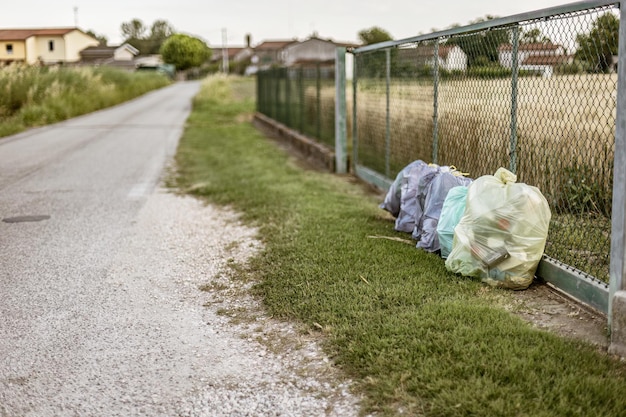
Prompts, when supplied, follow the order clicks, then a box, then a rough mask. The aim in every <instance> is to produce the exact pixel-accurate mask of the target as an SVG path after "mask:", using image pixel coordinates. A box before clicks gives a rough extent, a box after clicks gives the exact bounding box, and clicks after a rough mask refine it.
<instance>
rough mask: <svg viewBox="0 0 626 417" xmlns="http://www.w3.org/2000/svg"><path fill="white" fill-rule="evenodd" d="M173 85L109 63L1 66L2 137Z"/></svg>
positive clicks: (149, 75) (146, 74)
mask: <svg viewBox="0 0 626 417" xmlns="http://www.w3.org/2000/svg"><path fill="white" fill-rule="evenodd" d="M167 84H169V80H168V79H167V78H166V77H165V76H163V75H160V74H156V73H146V72H135V73H131V72H127V71H122V70H118V69H112V68H107V67H99V68H90V67H77V68H71V67H68V68H65V67H61V68H54V67H36V66H25V65H15V66H9V67H6V68H2V69H0V137H2V136H7V135H11V134H14V133H18V132H21V131H23V130H25V129H27V128H31V127H36V126H43V125H47V124H50V123H55V122H59V121H62V120H65V119H69V118H71V117H75V116H79V115H81V114H85V113H89V112H92V111H95V110H99V109H103V108H106V107H110V106H113V105H116V104H119V103H122V102H124V101H127V100H130V99H132V98H135V97H138V96H140V95H142V94H144V93H146V92H148V91H150V90H154V89H156V88H160V87H163V86H165V85H167Z"/></svg>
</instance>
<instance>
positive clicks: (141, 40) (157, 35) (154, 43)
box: [121, 19, 175, 55]
mask: <svg viewBox="0 0 626 417" xmlns="http://www.w3.org/2000/svg"><path fill="white" fill-rule="evenodd" d="M121 30H122V37H123V38H124V42H127V43H129V44H131V45H133V46H134V47H135V48H137V49H138V50H139V53H140V54H141V55H152V54H158V53H159V50H160V49H161V45H162V44H163V42H165V40H166V39H167V38H168V37H170V36H171V35H172V34H174V32H175V30H174V28H173V27H172V26H171V25H170V24H169V23H168V22H167V21H166V20H156V21H155V22H154V23H153V24H152V26H151V27H150V29H149V30H148V28H147V26H146V25H144V23H143V22H142V21H141V20H139V19H133V20H131V21H130V22H126V23H122V26H121Z"/></svg>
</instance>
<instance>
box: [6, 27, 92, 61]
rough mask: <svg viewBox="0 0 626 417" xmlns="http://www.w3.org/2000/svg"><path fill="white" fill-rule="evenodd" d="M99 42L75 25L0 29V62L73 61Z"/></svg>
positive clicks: (78, 59) (77, 59)
mask: <svg viewBox="0 0 626 417" xmlns="http://www.w3.org/2000/svg"><path fill="white" fill-rule="evenodd" d="M97 45H99V41H98V40H97V39H96V38H94V37H92V36H89V35H88V34H86V33H85V32H83V31H82V30H80V29H78V28H49V29H0V65H1V64H9V63H12V62H23V63H27V64H35V63H40V64H44V65H50V64H60V63H74V62H78V61H80V59H81V56H80V52H81V51H82V50H84V49H85V48H88V47H90V46H97Z"/></svg>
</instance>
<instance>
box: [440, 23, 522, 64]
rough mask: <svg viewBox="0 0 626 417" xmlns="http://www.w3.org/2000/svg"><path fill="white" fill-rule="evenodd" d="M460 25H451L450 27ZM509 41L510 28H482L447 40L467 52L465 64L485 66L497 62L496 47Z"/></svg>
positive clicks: (449, 43)
mask: <svg viewBox="0 0 626 417" xmlns="http://www.w3.org/2000/svg"><path fill="white" fill-rule="evenodd" d="M495 18H496V16H491V15H487V16H485V17H480V18H478V19H475V20H473V21H471V22H470V24H475V23H481V22H486V21H489V20H493V19H495ZM459 26H460V25H458V24H456V25H453V26H452V28H455V27H459ZM510 42H511V33H510V29H508V28H506V29H499V28H495V29H492V30H482V31H479V32H476V33H474V34H471V35H467V36H455V37H452V38H450V39H449V40H448V41H447V44H448V45H458V46H459V47H460V48H461V49H462V50H463V52H465V53H466V54H467V65H468V66H470V67H472V66H485V65H493V64H495V63H497V62H498V47H499V46H500V45H502V44H506V43H510Z"/></svg>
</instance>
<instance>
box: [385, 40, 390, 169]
mask: <svg viewBox="0 0 626 417" xmlns="http://www.w3.org/2000/svg"><path fill="white" fill-rule="evenodd" d="M385 80H386V94H387V103H386V113H385V122H386V126H385V175H386V176H387V177H390V176H391V168H390V165H391V107H390V105H389V103H390V101H391V97H390V95H391V94H390V93H391V91H390V89H391V49H390V48H387V49H385Z"/></svg>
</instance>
